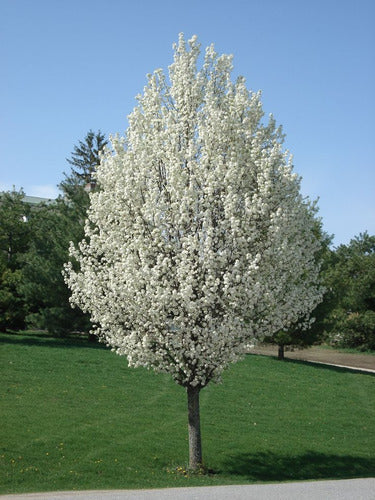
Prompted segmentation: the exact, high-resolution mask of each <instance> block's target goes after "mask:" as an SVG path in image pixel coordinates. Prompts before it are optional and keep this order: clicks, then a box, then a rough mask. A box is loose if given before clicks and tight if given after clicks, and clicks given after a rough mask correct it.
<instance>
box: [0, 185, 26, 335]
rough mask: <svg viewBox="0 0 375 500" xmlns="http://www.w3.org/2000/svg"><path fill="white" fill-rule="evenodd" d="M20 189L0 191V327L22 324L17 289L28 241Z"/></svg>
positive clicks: (23, 307)
mask: <svg viewBox="0 0 375 500" xmlns="http://www.w3.org/2000/svg"><path fill="white" fill-rule="evenodd" d="M24 196H25V194H24V192H23V191H22V189H21V190H20V191H16V190H15V189H13V190H12V191H7V192H4V193H1V195H0V329H1V330H2V331H5V330H7V329H12V330H18V329H22V328H24V327H25V317H26V314H27V306H26V303H25V301H24V298H23V296H22V294H21V293H20V291H19V287H20V284H21V283H22V281H23V279H24V276H23V269H22V267H23V266H22V255H23V254H24V253H25V252H26V251H27V249H28V246H29V242H30V226H29V224H28V222H27V220H28V218H29V216H30V206H29V205H28V204H27V203H25V202H24V201H23V199H24Z"/></svg>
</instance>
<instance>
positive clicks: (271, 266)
mask: <svg viewBox="0 0 375 500" xmlns="http://www.w3.org/2000/svg"><path fill="white" fill-rule="evenodd" d="M189 47H190V50H189ZM189 47H187V44H186V43H185V40H184V38H183V36H182V35H180V40H179V44H178V45H176V46H175V55H174V63H173V64H172V65H171V66H170V68H169V82H168V81H167V79H166V77H165V76H164V74H163V72H162V70H157V71H155V72H154V74H153V75H150V76H149V77H148V84H147V86H146V87H145V89H144V93H143V95H142V96H138V101H139V105H138V106H137V107H136V108H135V109H134V111H133V112H132V114H131V115H130V116H129V128H128V130H127V133H126V137H125V138H124V139H120V138H118V137H116V138H113V140H112V147H113V152H110V151H107V152H106V153H105V158H104V159H103V161H102V163H101V165H100V166H99V168H98V171H97V181H98V183H99V186H100V190H99V191H97V192H94V193H92V194H91V195H90V197H91V205H90V209H89V212H88V221H87V223H86V226H85V236H86V238H85V239H84V240H82V242H81V243H80V244H79V245H78V247H73V246H72V247H71V257H72V259H73V260H74V259H75V260H76V261H78V264H79V270H77V269H75V267H74V265H73V263H69V264H67V265H66V281H67V283H68V285H69V286H70V288H71V290H72V298H71V301H72V304H73V305H78V306H79V307H81V308H82V309H83V310H84V311H87V312H89V313H90V314H91V319H92V322H93V323H94V331H95V333H96V334H97V335H98V336H99V337H100V338H101V339H102V340H103V342H106V343H107V344H108V345H110V346H112V347H113V348H114V349H115V350H116V351H117V353H118V354H120V355H125V356H127V359H128V363H129V365H131V366H134V367H137V366H146V367H148V368H153V369H155V370H156V371H161V372H167V373H169V374H170V375H171V376H172V377H173V379H174V380H175V381H176V382H177V383H178V384H179V385H181V386H182V387H184V388H185V389H186V392H187V399H188V423H189V448H190V467H191V468H192V469H196V468H197V467H198V466H199V465H200V464H201V463H202V449H201V434H200V419H199V394H200V391H201V390H202V389H203V388H204V387H205V386H206V385H207V384H208V383H209V382H210V381H218V380H220V376H221V373H222V371H223V370H224V369H225V368H226V367H227V366H228V364H230V363H232V362H235V361H237V360H238V359H240V358H241V356H242V355H243V354H244V352H245V351H246V348H247V346H248V344H249V342H251V340H252V339H253V338H254V337H258V338H262V337H263V336H264V335H265V334H270V333H272V332H275V331H279V330H281V329H283V328H288V327H289V326H290V325H291V324H295V323H296V322H298V321H299V322H301V325H302V327H303V325H306V324H307V323H308V321H307V318H308V316H309V313H310V311H311V310H312V309H313V308H314V307H315V306H316V304H317V303H318V302H319V301H320V300H321V292H320V290H319V285H318V275H319V266H318V265H317V263H316V259H315V255H316V253H317V252H318V251H319V248H320V244H319V242H318V241H317V239H316V237H315V235H314V228H315V219H314V216H315V213H314V210H312V208H311V205H310V204H309V203H308V202H307V201H305V200H304V199H303V198H302V196H301V194H300V191H299V190H300V181H299V178H298V176H297V175H296V174H294V173H293V171H292V164H291V162H290V160H288V159H287V155H286V154H285V153H284V152H283V151H282V147H281V143H282V134H281V131H280V130H279V129H277V128H276V126H275V122H274V120H273V119H272V117H271V119H270V121H269V123H268V124H267V125H263V124H262V122H261V119H262V116H263V112H262V106H261V102H260V94H259V93H251V92H249V91H248V90H247V89H246V86H245V81H244V79H243V78H241V77H240V78H238V80H237V81H236V83H232V82H231V79H230V76H231V70H232V58H231V57H230V56H226V55H222V56H220V57H219V56H218V55H217V54H216V53H215V51H214V48H213V46H211V47H209V48H208V49H207V50H206V55H205V59H204V64H203V68H202V69H201V70H200V71H197V60H198V57H199V54H200V46H199V44H198V42H197V40H196V37H193V38H192V39H191V40H190V41H189Z"/></svg>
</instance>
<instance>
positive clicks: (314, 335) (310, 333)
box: [263, 220, 333, 360]
mask: <svg viewBox="0 0 375 500" xmlns="http://www.w3.org/2000/svg"><path fill="white" fill-rule="evenodd" d="M315 235H316V238H317V241H319V242H320V244H321V248H320V250H319V252H317V253H316V254H315V259H316V263H317V265H319V266H320V281H321V282H322V283H323V284H324V277H325V275H326V273H327V270H328V269H329V265H330V262H331V254H332V250H331V249H330V245H331V243H332V239H333V236H331V235H328V234H327V233H325V232H324V231H323V228H322V222H321V221H320V220H316V229H315ZM330 308H331V300H330V293H329V290H325V295H324V297H323V300H322V302H320V303H319V304H318V305H317V307H316V308H315V309H314V310H313V311H312V313H311V324H310V326H309V328H301V325H300V324H299V323H297V324H294V325H291V326H290V327H289V328H288V330H281V331H278V332H275V333H273V334H272V335H266V336H265V337H264V339H263V342H264V343H266V344H273V345H277V347H278V359H280V360H284V359H285V350H287V349H294V348H297V349H304V348H306V347H309V346H312V345H314V344H317V343H320V342H322V340H323V339H324V336H325V327H326V317H327V314H328V311H329V310H330Z"/></svg>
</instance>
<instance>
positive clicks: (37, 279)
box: [21, 198, 89, 336]
mask: <svg viewBox="0 0 375 500" xmlns="http://www.w3.org/2000/svg"><path fill="white" fill-rule="evenodd" d="M79 215H80V206H79V207H78V209H77V206H76V204H75V203H72V202H68V203H67V202H65V201H64V199H62V198H60V199H58V200H56V202H55V203H54V204H51V205H41V206H39V207H38V208H37V209H36V210H35V213H34V216H33V217H32V219H31V221H30V228H31V232H32V240H31V244H30V247H29V249H28V251H27V252H25V253H24V255H23V260H24V268H23V272H24V278H25V279H24V282H23V284H22V286H21V290H22V293H23V294H24V296H25V298H26V300H27V303H28V305H29V310H30V313H29V315H28V318H27V319H28V324H29V325H30V326H33V327H37V328H42V329H44V328H45V329H47V330H48V331H50V332H51V333H54V334H55V335H58V336H62V335H65V334H66V333H68V332H70V331H74V330H77V331H82V330H87V329H88V327H89V322H88V319H87V317H86V316H85V315H84V314H82V312H80V311H79V310H77V309H74V310H73V309H72V308H71V307H70V304H69V290H68V288H67V287H66V285H65V283H64V280H63V276H62V274H61V272H62V267H63V264H64V262H66V261H67V259H68V249H69V243H70V241H74V242H76V241H78V240H80V239H82V236H83V229H82V219H80V217H79Z"/></svg>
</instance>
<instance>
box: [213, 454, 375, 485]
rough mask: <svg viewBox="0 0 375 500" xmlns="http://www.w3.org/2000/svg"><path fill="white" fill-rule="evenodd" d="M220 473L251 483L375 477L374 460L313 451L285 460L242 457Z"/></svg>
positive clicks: (265, 456) (271, 456) (273, 456)
mask: <svg viewBox="0 0 375 500" xmlns="http://www.w3.org/2000/svg"><path fill="white" fill-rule="evenodd" d="M220 472H221V473H222V474H225V475H227V474H230V475H232V476H242V478H243V479H246V480H248V481H293V480H308V479H349V478H356V477H373V476H374V474H375V457H374V458H364V457H358V456H351V455H327V454H324V453H318V452H314V451H310V452H307V453H304V454H303V455H296V456H286V455H284V456H283V455H279V454H275V453H272V452H267V453H241V454H238V455H234V456H232V457H231V458H230V459H229V460H227V461H226V462H225V463H224V464H223V467H222V469H221V471H220Z"/></svg>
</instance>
